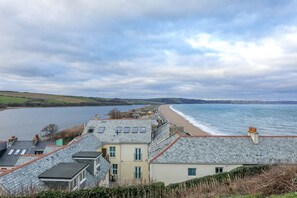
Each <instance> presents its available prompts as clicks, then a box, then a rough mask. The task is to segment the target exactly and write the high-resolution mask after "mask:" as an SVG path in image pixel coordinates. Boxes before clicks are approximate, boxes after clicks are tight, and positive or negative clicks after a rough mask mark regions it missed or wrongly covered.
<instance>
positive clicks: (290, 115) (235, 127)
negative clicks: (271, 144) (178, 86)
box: [171, 104, 297, 136]
mask: <svg viewBox="0 0 297 198" xmlns="http://www.w3.org/2000/svg"><path fill="white" fill-rule="evenodd" d="M171 108H172V109H173V110H174V111H176V112H177V113H179V114H180V115H181V116H183V117H184V118H185V119H187V120H188V121H190V122H191V123H192V124H194V125H195V126H197V127H199V128H201V129H202V130H204V131H206V132H208V133H211V134H215V135H246V134H247V130H248V128H249V127H250V126H253V127H256V128H257V130H258V132H259V133H260V135H280V136H281V135H297V105H282V104H273V105H270V104H182V105H171Z"/></svg>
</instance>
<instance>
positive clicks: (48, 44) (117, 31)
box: [0, 0, 297, 100]
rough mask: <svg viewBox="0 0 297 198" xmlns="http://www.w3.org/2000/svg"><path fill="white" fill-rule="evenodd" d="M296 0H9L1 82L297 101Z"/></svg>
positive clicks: (140, 94) (76, 90) (0, 11)
mask: <svg viewBox="0 0 297 198" xmlns="http://www.w3.org/2000/svg"><path fill="white" fill-rule="evenodd" d="M296 6H297V2H296V1H287V0H285V1H281V2H279V1H268V0H267V1H266V0H264V1H248V0H244V1H240V2H238V1H235V0H215V1H211V2H210V1H206V0H189V1H187V2H186V3H185V2H184V1H181V0H177V1H173V0H165V1H162V2H160V1H154V0H153V1H134V0H132V1H127V0H120V1H119V0H110V1H97V0H89V1H82V0H65V1H62V2H61V1H58V0H52V1H49V0H28V1H26V2H23V1H17V2H12V1H9V0H3V1H1V2H0V23H1V29H0V73H1V76H0V89H5V90H7V89H10V90H18V91H36V92H46V93H58V94H73V95H87V96H100V97H127V98H152V97H189V98H239V99H240V98H242V99H292V100H295V98H296V96H297V93H296V88H295V87H297V83H296V80H295V79H296V73H297V71H296V61H297V60H296V57H297V56H296V53H297V42H296V39H295V38H296V36H297V27H296V24H297V23H296V22H297V15H296V11H295V8H296ZM272 95H273V98H272V97H271V96H272Z"/></svg>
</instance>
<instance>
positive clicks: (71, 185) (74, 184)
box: [70, 177, 77, 190]
mask: <svg viewBox="0 0 297 198" xmlns="http://www.w3.org/2000/svg"><path fill="white" fill-rule="evenodd" d="M76 188H77V177H76V178H74V179H73V180H72V181H71V182H70V190H74V189H76Z"/></svg>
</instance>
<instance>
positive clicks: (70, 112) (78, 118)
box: [0, 105, 142, 141]
mask: <svg viewBox="0 0 297 198" xmlns="http://www.w3.org/2000/svg"><path fill="white" fill-rule="evenodd" d="M140 107H142V105H127V106H99V107H98V106H95V107H49V108H19V109H9V110H4V111H0V141H1V140H7V139H8V138H9V137H11V136H13V135H15V136H17V137H18V138H19V139H21V140H31V139H32V138H33V137H34V135H35V134H37V133H39V132H40V130H41V129H42V128H44V127H45V126H46V125H48V124H51V123H54V124H57V125H58V126H59V128H60V129H61V130H62V129H66V128H71V127H73V126H77V125H80V124H83V123H86V122H88V120H89V119H92V118H94V116H95V114H99V116H100V118H106V117H107V115H106V114H107V113H108V112H109V111H110V110H111V109H113V108H118V109H119V110H120V111H127V110H130V109H136V108H140Z"/></svg>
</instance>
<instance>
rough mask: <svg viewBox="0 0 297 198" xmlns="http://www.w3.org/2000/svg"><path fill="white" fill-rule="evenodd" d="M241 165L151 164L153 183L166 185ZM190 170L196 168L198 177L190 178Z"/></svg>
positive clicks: (191, 177) (225, 170) (226, 170)
mask: <svg viewBox="0 0 297 198" xmlns="http://www.w3.org/2000/svg"><path fill="white" fill-rule="evenodd" d="M240 166H241V165H200V164H150V175H151V179H153V181H161V182H164V183H165V185H168V184H171V183H178V182H183V181H186V180H189V179H193V178H198V177H203V176H207V175H213V174H215V168H216V167H223V170H224V172H228V171H230V170H232V169H234V168H237V167H240ZM188 168H196V176H188Z"/></svg>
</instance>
